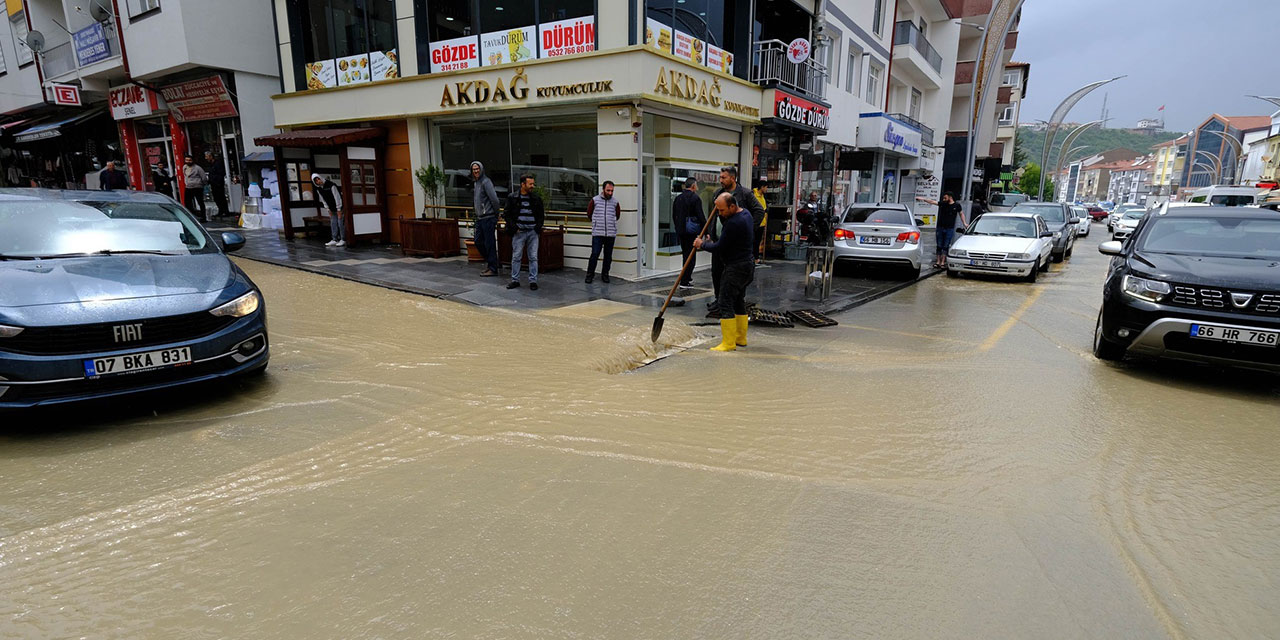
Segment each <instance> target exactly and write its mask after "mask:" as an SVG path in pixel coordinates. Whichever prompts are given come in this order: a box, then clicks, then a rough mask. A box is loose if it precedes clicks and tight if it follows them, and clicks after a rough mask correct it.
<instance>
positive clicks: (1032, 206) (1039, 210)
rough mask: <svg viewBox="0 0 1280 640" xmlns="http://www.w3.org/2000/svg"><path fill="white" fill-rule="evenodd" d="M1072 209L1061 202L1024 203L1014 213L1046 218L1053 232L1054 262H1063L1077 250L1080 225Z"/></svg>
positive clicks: (1045, 220) (1014, 209) (1015, 208)
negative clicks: (1077, 234)
mask: <svg viewBox="0 0 1280 640" xmlns="http://www.w3.org/2000/svg"><path fill="white" fill-rule="evenodd" d="M1071 207H1072V205H1069V204H1063V203H1061V202H1024V203H1022V204H1020V205H1017V206H1015V207H1014V208H1013V212H1012V213H1028V214H1035V215H1038V216H1040V217H1041V218H1044V222H1045V224H1046V225H1048V226H1049V231H1052V232H1053V261H1054V262H1062V261H1063V260H1066V259H1067V258H1070V257H1071V252H1072V251H1073V250H1075V246H1076V225H1078V224H1080V221H1079V220H1077V219H1076V214H1075V212H1074V211H1072V210H1071Z"/></svg>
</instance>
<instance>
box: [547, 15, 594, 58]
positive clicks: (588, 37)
mask: <svg viewBox="0 0 1280 640" xmlns="http://www.w3.org/2000/svg"><path fill="white" fill-rule="evenodd" d="M538 36H539V40H538V42H539V43H540V44H541V45H542V47H541V49H542V57H543V58H555V57H558V56H570V55H573V54H575V53H587V52H588V51H595V49H596V19H595V16H585V17H582V18H570V19H568V20H557V21H555V22H548V23H546V24H542V25H538Z"/></svg>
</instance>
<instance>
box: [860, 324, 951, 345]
mask: <svg viewBox="0 0 1280 640" xmlns="http://www.w3.org/2000/svg"><path fill="white" fill-rule="evenodd" d="M844 326H845V327H846V328H849V329H858V330H860V331H874V332H877V333H889V334H892V335H895V336H904V337H907V338H920V339H922V340H937V341H939V342H954V343H956V344H964V345H972V344H974V343H973V342H970V341H968V340H957V339H955V338H944V337H942V336H931V335H927V334H923V333H911V332H909V331H894V330H892V329H879V328H876V327H864V326H861V325H856V324H846V325H844Z"/></svg>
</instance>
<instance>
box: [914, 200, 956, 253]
mask: <svg viewBox="0 0 1280 640" xmlns="http://www.w3.org/2000/svg"><path fill="white" fill-rule="evenodd" d="M916 200H919V201H920V202H924V203H926V204H932V205H936V206H937V207H938V228H937V235H938V255H937V256H935V258H934V260H933V266H934V267H935V268H938V269H945V268H946V267H947V251H948V250H950V249H951V243H952V242H955V239H956V221H957V220H958V221H959V222H960V226H965V225H967V224H968V223H967V222H965V219H964V208H963V207H961V206H960V203H959V202H956V197H955V196H954V195H952V193H951V192H950V191H948V192H946V193H944V194H942V202H938V201H937V200H930V199H928V198H920V197H917V198H916Z"/></svg>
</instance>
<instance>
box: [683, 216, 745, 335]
mask: <svg viewBox="0 0 1280 640" xmlns="http://www.w3.org/2000/svg"><path fill="white" fill-rule="evenodd" d="M715 212H716V215H717V216H719V218H720V223H721V225H722V226H723V227H724V229H723V230H722V231H721V234H720V239H719V240H712V239H711V238H710V237H709V236H703V237H701V238H698V239H697V240H695V241H694V246H695V247H697V248H698V249H701V250H703V251H709V252H711V255H712V256H715V257H719V258H720V262H721V264H723V265H724V273H723V275H722V276H721V282H720V293H719V294H718V298H719V300H718V302H717V304H716V307H717V308H718V309H719V312H720V313H719V315H720V334H721V339H720V344H719V345H716V346H714V347H712V348H711V350H712V351H733V350H735V349H737V348H738V347H745V346H747V325H748V323H749V318H748V317H747V287H748V286H750V285H751V282H752V281H753V280H755V271H756V265H755V260H754V254H753V251H752V246H751V243H752V242H754V240H755V232H754V230H753V229H754V227H753V224H752V220H751V214H750V213H749V212H747V211H746V210H744V209H742V208H741V207H739V206H738V203H737V201H736V199H735V198H734V197H733V195H732V194H731V193H724V194H721V195H719V196H717V197H716V201H715Z"/></svg>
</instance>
